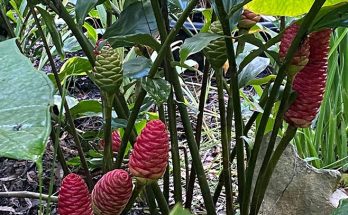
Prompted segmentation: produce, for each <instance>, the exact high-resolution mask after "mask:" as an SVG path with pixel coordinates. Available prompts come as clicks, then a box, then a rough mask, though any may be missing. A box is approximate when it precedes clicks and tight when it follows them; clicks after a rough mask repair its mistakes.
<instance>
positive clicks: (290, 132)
mask: <svg viewBox="0 0 348 215" xmlns="http://www.w3.org/2000/svg"><path fill="white" fill-rule="evenodd" d="M296 131H297V128H295V127H293V126H289V127H288V129H287V130H286V132H285V134H284V137H283V138H282V139H281V141H280V142H279V145H278V146H277V148H276V150H275V151H274V153H273V155H272V157H271V159H270V161H269V164H268V166H267V168H266V170H265V173H264V174H265V176H264V180H263V181H262V184H260V191H259V196H258V201H257V204H256V205H251V209H250V215H257V214H258V211H259V209H260V206H261V203H262V200H263V197H264V195H265V193H266V190H267V186H268V184H269V181H270V180H271V176H272V173H273V171H274V169H275V167H276V165H277V163H278V161H279V158H280V156H281V155H282V154H283V152H284V150H285V149H286V147H287V146H288V144H289V143H290V141H291V140H292V139H293V137H294V136H295V134H296Z"/></svg>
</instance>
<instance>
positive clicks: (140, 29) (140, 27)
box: [104, 2, 157, 39]
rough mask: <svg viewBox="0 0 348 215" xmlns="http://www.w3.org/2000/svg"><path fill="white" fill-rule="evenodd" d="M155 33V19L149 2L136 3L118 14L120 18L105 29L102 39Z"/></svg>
mask: <svg viewBox="0 0 348 215" xmlns="http://www.w3.org/2000/svg"><path fill="white" fill-rule="evenodd" d="M156 32H157V24H156V19H155V16H154V14H153V11H152V7H151V3H150V2H136V3H134V4H132V5H130V6H128V7H127V8H126V9H125V10H123V11H122V13H121V14H120V18H119V19H118V20H117V21H116V22H115V23H113V24H112V25H111V26H110V27H109V28H107V29H106V31H105V34H104V38H106V39H107V38H109V37H115V36H126V35H134V34H149V35H152V34H154V33H156Z"/></svg>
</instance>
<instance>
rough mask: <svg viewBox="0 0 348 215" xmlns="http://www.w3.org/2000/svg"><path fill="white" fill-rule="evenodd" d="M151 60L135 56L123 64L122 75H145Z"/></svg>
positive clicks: (134, 76)
mask: <svg viewBox="0 0 348 215" xmlns="http://www.w3.org/2000/svg"><path fill="white" fill-rule="evenodd" d="M151 66H152V61H151V60H150V59H148V58H146V57H142V56H140V57H136V58H133V59H131V60H129V61H127V62H125V63H124V64H123V76H124V77H128V78H142V77H145V76H147V74H148V73H149V71H150V68H151Z"/></svg>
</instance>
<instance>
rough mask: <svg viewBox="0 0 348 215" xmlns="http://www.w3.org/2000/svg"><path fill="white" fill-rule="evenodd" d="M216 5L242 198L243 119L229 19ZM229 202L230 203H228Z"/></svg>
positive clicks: (218, 3)
mask: <svg viewBox="0 0 348 215" xmlns="http://www.w3.org/2000/svg"><path fill="white" fill-rule="evenodd" d="M215 3H216V7H217V11H218V16H219V18H220V22H221V25H222V29H223V32H224V34H225V35H226V37H225V43H226V47H227V56H228V61H229V69H228V71H229V74H230V77H231V83H230V89H231V92H232V99H233V100H232V101H233V110H234V122H235V123H234V124H235V132H236V150H237V172H238V190H239V198H240V199H243V195H244V193H243V192H242V190H243V188H244V184H245V175H244V174H245V173H244V171H245V170H244V141H243V139H242V136H243V119H242V112H241V106H240V95H239V84H238V72H237V65H236V60H235V54H234V47H233V42H232V40H231V39H229V38H230V37H231V29H230V27H229V19H228V16H227V14H226V12H225V9H224V5H223V2H222V0H216V1H215ZM229 204H232V202H231V203H229ZM239 204H240V208H242V205H243V201H240V202H239Z"/></svg>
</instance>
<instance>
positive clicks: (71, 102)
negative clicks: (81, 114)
mask: <svg viewBox="0 0 348 215" xmlns="http://www.w3.org/2000/svg"><path fill="white" fill-rule="evenodd" d="M65 101H66V102H67V103H68V107H69V109H71V108H72V107H74V106H76V105H77V104H78V103H79V101H78V100H77V99H76V98H74V97H71V96H65ZM54 105H55V106H57V107H58V110H59V109H60V107H61V105H62V97H61V96H60V95H54ZM63 113H65V109H64V108H63Z"/></svg>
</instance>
